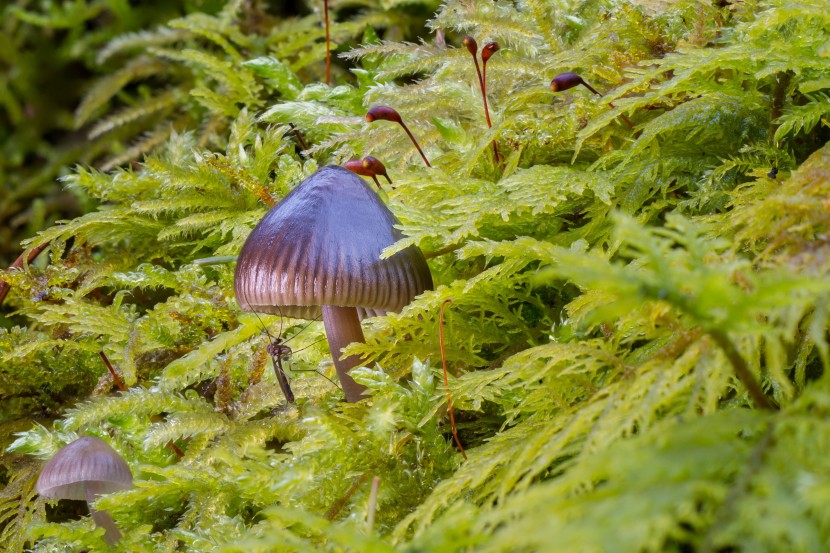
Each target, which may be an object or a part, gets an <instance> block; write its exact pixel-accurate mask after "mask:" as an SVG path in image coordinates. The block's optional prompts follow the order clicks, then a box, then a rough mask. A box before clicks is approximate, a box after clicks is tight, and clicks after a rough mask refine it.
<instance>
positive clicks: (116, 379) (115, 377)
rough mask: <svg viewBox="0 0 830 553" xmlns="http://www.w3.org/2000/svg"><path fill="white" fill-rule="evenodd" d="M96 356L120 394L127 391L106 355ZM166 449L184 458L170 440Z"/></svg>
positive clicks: (182, 452)
mask: <svg viewBox="0 0 830 553" xmlns="http://www.w3.org/2000/svg"><path fill="white" fill-rule="evenodd" d="M98 355H100V356H101V359H103V360H104V365H106V366H107V370H108V371H109V372H110V375H112V380H113V381H114V382H115V386H116V387H117V388H118V389H119V390H121V391H122V392H126V391H127V387H126V386H125V385H124V381H123V380H121V377H119V376H118V373H117V372H115V369H114V368H113V366H112V363H110V360H109V358H108V357H107V354H106V353H104V352H103V351H99V352H98ZM152 418H153V419H156V420H161V419H160V418H159V417H152ZM167 447H169V448H170V449H172V450H173V453H175V454H176V457H178V458H179V459H181V458H182V457H184V451H182V450H181V449H179V446H177V445H176V444H174V443H173V440H170V441H168V442H167Z"/></svg>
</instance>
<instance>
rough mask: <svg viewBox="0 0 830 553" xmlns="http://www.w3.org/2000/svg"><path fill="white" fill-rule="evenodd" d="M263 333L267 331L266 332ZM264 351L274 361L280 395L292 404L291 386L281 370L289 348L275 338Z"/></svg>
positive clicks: (278, 338) (289, 350)
mask: <svg viewBox="0 0 830 553" xmlns="http://www.w3.org/2000/svg"><path fill="white" fill-rule="evenodd" d="M309 324H310V323H309ZM280 325H282V318H280ZM263 328H264V326H263ZM265 332H268V331H267V330H266V331H265ZM268 337H269V338H272V337H271V335H270V334H268ZM265 351H267V352H268V355H270V356H271V359H273V361H274V372H275V373H276V374H277V382H278V383H279V385H280V390H282V394H283V395H284V396H285V400H286V401H287V402H288V403H294V392H292V391H291V386H290V385H289V384H288V377H287V376H286V375H285V371H284V370H283V368H282V360H283V358H284V357H288V356H289V355H291V353H292V351H291V348H290V347H288V346H287V345H285V343H284V342H283V340H282V337H281V336H277V338H276V339H274V338H272V341H271V343H270V344H268V345H267V346H266V348H265Z"/></svg>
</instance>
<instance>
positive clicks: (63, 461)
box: [36, 436, 133, 501]
mask: <svg viewBox="0 0 830 553" xmlns="http://www.w3.org/2000/svg"><path fill="white" fill-rule="evenodd" d="M132 482H133V475H132V473H131V472H130V467H129V465H127V462H126V461H124V459H122V458H121V456H120V455H118V453H116V451H115V450H114V449H113V448H111V447H110V446H109V444H107V443H106V442H105V441H103V440H101V439H99V438H95V437H93V436H84V437H83V438H80V439H78V440H75V441H74V442H72V443H71V444H69V445H67V446H66V447H64V448H63V449H61V450H60V451H58V452H57V453H56V454H55V456H54V457H52V459H50V460H49V462H48V463H46V466H45V467H44V468H43V471H42V472H41V473H40V477H39V478H38V480H37V485H36V486H37V492H38V493H39V494H40V495H41V496H43V497H46V498H49V499H80V500H84V501H86V500H87V492H86V487H87V486H88V485H89V484H90V483H94V484H95V489H96V491H97V493H111V492H116V491H119V490H126V489H128V488H131V487H132Z"/></svg>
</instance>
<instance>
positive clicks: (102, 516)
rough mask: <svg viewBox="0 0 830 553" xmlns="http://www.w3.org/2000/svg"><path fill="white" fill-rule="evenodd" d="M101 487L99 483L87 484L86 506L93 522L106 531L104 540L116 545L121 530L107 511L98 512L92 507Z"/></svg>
mask: <svg viewBox="0 0 830 553" xmlns="http://www.w3.org/2000/svg"><path fill="white" fill-rule="evenodd" d="M99 491H100V490H99V486H98V483H97V482H87V483H86V484H85V485H84V493H85V494H86V504H87V505H88V506H89V514H90V515H92V520H94V521H95V524H97V525H98V526H99V527H101V528H103V529H104V540H105V541H106V542H107V543H108V544H109V545H111V546H112V545H115V544H116V543H118V540H120V539H121V530H119V529H118V526H116V525H115V521H114V520H112V517H111V516H110V514H109V513H108V512H106V511H98V510H96V509H94V508H93V507H92V504H93V503H94V502H95V500H96V499H97V498H98V495H99Z"/></svg>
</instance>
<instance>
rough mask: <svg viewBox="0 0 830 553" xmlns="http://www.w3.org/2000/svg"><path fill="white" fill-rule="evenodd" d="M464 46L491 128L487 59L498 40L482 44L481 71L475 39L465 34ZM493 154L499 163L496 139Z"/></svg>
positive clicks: (494, 49)
mask: <svg viewBox="0 0 830 553" xmlns="http://www.w3.org/2000/svg"><path fill="white" fill-rule="evenodd" d="M462 42H463V43H464V46H466V47H467V51H468V52H470V55H471V56H473V63H474V64H475V67H476V73H477V74H478V87H479V89H480V90H481V98H482V100H483V102H484V118H485V120H486V121H487V128H490V129H492V128H493V121H492V120H491V119H490V107H489V105H488V103H487V61H488V60H489V59H490V58H491V57H492V56H493V54H495V53H496V52H498V51H499V43H498V42H488V43H487V44H485V45H484V48H482V49H481V61H482V67H483V68H484V69H483V71H482V69H481V68H480V67H479V65H478V58H477V57H476V54H477V53H478V43H476V40H475V39H474V38H473V37H471V36H465V37H464V40H463V41H462ZM493 155H494V157H495V159H496V163H499V161H500V160H501V156H500V155H499V147H498V144H496V141H495V140H493Z"/></svg>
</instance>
